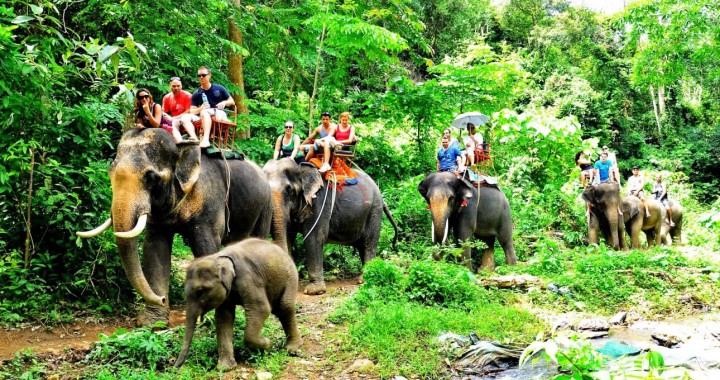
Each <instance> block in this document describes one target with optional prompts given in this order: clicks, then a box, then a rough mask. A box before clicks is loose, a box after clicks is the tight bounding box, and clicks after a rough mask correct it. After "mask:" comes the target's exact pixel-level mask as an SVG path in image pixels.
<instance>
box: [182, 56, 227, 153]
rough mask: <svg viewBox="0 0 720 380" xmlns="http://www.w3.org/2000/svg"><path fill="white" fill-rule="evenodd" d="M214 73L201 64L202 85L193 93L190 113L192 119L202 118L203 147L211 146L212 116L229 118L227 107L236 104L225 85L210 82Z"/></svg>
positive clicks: (218, 118)
mask: <svg viewBox="0 0 720 380" xmlns="http://www.w3.org/2000/svg"><path fill="white" fill-rule="evenodd" d="M211 77H212V74H211V73H210V69H208V68H207V67H205V66H201V67H200V68H199V69H198V80H199V81H200V87H199V88H198V89H197V91H195V92H194V93H193V94H192V97H191V106H190V113H191V114H192V121H193V122H195V121H197V120H202V127H203V136H202V140H201V141H200V147H201V148H207V147H209V146H210V126H211V124H212V117H213V116H215V119H216V120H224V119H227V114H226V113H225V111H223V110H224V109H225V107H228V106H233V105H235V101H234V100H233V98H232V96H230V93H229V92H228V90H226V89H225V87H223V86H221V85H219V84H212V83H210V79H211Z"/></svg>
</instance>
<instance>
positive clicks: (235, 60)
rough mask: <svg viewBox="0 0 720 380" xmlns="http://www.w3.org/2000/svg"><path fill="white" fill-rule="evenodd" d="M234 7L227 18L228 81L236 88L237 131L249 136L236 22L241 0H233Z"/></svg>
mask: <svg viewBox="0 0 720 380" xmlns="http://www.w3.org/2000/svg"><path fill="white" fill-rule="evenodd" d="M233 5H234V7H233V8H232V14H233V17H230V18H229V19H228V31H229V32H228V34H229V37H230V44H229V50H230V52H229V53H228V76H229V77H230V81H232V83H233V84H235V87H236V88H237V89H238V91H237V92H233V94H232V96H233V99H234V100H235V104H236V105H237V112H238V118H239V124H240V125H239V126H240V131H238V132H237V133H239V136H238V137H240V138H242V139H247V138H250V124H249V123H248V122H247V114H248V107H247V104H246V103H245V80H244V78H243V56H242V55H243V47H242V46H243V42H242V30H240V27H239V26H238V24H237V18H238V17H237V15H238V14H239V13H240V8H241V7H242V2H241V0H233Z"/></svg>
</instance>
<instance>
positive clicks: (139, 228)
mask: <svg viewBox="0 0 720 380" xmlns="http://www.w3.org/2000/svg"><path fill="white" fill-rule="evenodd" d="M145 224H147V214H142V215H140V217H139V218H138V221H137V224H136V225H135V228H133V229H132V230H130V231H127V232H115V236H117V237H121V238H132V237H135V236H138V235H140V233H141V232H143V230H144V229H145Z"/></svg>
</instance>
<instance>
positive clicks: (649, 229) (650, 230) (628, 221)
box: [620, 195, 667, 249]
mask: <svg viewBox="0 0 720 380" xmlns="http://www.w3.org/2000/svg"><path fill="white" fill-rule="evenodd" d="M645 204H646V205H647V210H648V211H647V212H648V213H649V215H648V214H646V213H645V208H644V207H643V205H642V203H641V202H640V198H638V197H636V196H634V195H628V196H626V197H625V198H624V199H623V200H622V203H621V206H620V209H621V210H622V212H623V220H624V222H625V230H626V231H627V232H628V234H630V246H631V247H632V248H634V249H637V248H641V244H640V231H643V232H645V236H646V237H647V242H648V247H652V246H653V245H660V243H661V239H662V234H661V227H662V222H663V219H665V218H667V216H666V211H665V208H664V207H663V206H662V204H661V203H660V202H658V201H656V200H654V199H646V200H645Z"/></svg>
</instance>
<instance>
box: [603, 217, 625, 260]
mask: <svg viewBox="0 0 720 380" xmlns="http://www.w3.org/2000/svg"><path fill="white" fill-rule="evenodd" d="M606 215H607V221H608V225H609V227H610V241H609V242H608V244H609V245H610V246H611V247H612V248H613V249H614V250H619V249H620V239H622V238H624V237H623V236H620V234H619V233H618V231H619V230H620V223H622V220H621V219H620V216H619V215H618V212H617V210H607V214H606Z"/></svg>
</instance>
